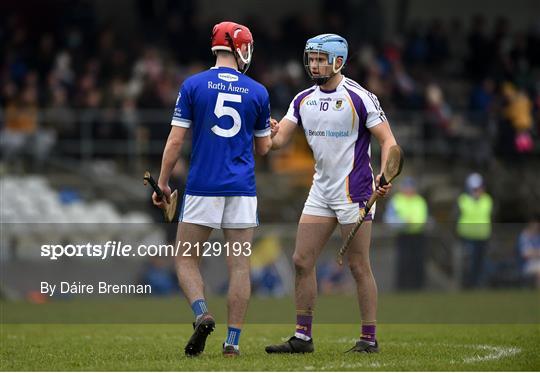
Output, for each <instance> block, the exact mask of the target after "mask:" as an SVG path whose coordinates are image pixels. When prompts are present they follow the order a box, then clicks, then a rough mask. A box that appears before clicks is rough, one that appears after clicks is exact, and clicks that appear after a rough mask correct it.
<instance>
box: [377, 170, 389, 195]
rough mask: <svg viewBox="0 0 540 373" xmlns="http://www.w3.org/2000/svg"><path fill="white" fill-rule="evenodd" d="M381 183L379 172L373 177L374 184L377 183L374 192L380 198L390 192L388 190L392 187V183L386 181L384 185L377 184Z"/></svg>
mask: <svg viewBox="0 0 540 373" xmlns="http://www.w3.org/2000/svg"><path fill="white" fill-rule="evenodd" d="M380 183H381V174H379V175H377V177H376V178H375V185H377V189H375V193H377V195H378V196H379V197H381V198H384V197H386V196H387V195H388V193H390V190H391V189H392V183H388V184H386V185H385V186H379V184H380Z"/></svg>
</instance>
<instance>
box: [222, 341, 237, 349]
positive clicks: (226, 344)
mask: <svg viewBox="0 0 540 373" xmlns="http://www.w3.org/2000/svg"><path fill="white" fill-rule="evenodd" d="M227 346H233V347H234V349H235V350H239V349H240V347H238V345H231V344H228V343H227V342H225V347H227Z"/></svg>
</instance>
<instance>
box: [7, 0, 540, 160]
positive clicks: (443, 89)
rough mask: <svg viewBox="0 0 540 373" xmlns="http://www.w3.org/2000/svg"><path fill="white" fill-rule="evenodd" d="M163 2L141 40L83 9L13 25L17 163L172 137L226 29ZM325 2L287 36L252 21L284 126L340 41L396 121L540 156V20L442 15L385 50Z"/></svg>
mask: <svg viewBox="0 0 540 373" xmlns="http://www.w3.org/2000/svg"><path fill="white" fill-rule="evenodd" d="M151 3H152V2H143V1H141V2H137V3H136V4H138V5H137V12H138V14H139V16H140V19H141V21H140V23H139V25H138V33H136V34H135V35H132V34H131V33H129V32H126V31H125V30H123V29H122V25H118V24H107V23H102V22H101V23H100V22H99V20H98V18H97V17H96V15H95V12H94V9H93V7H92V5H91V4H89V3H87V2H83V1H79V2H74V3H73V4H72V5H71V6H69V7H63V8H62V10H61V11H60V10H59V9H55V8H54V6H53V7H50V8H47V7H42V9H38V10H36V11H35V12H36V13H38V14H32V13H24V14H23V13H22V12H20V13H16V12H15V13H5V14H3V15H2V16H1V18H2V19H1V22H0V48H1V50H0V52H1V53H0V55H1V56H2V57H1V61H0V81H1V87H2V90H1V92H0V107H1V108H2V112H3V119H2V127H3V128H2V148H3V153H4V154H3V155H4V156H5V157H12V158H13V157H16V154H17V153H18V152H20V151H21V149H22V148H23V147H25V144H26V145H27V144H29V143H31V144H33V145H32V146H30V148H31V149H32V150H33V154H34V156H35V158H36V159H37V160H38V161H42V159H43V158H44V157H45V156H46V154H47V153H48V152H49V151H50V149H51V147H52V146H53V144H54V143H55V142H58V140H72V147H71V149H75V153H77V150H78V145H79V144H78V143H77V141H80V139H81V137H85V136H87V137H88V136H89V137H91V138H92V139H96V140H111V139H113V140H114V139H125V138H130V139H135V140H136V141H137V142H138V143H140V144H143V145H142V146H143V147H144V144H145V143H147V142H148V141H149V140H152V139H161V140H162V139H164V138H165V137H166V135H167V133H168V130H169V126H168V123H169V118H168V114H169V113H170V112H171V111H172V108H173V106H174V103H175V100H176V97H177V92H178V89H179V86H180V84H181V83H182V81H183V80H184V79H185V78H186V77H187V76H189V75H191V74H193V73H195V72H198V71H201V70H203V69H205V68H207V67H208V66H210V65H211V63H212V56H211V53H210V50H209V40H210V30H211V28H212V25H213V22H214V20H212V21H208V22H203V21H201V20H200V19H201V18H200V17H198V14H197V11H196V7H195V5H194V3H193V2H189V1H182V2H178V4H180V5H177V6H173V5H170V4H169V5H168V6H169V7H170V8H166V9H164V10H162V13H159V12H158V13H156V11H155V9H153V8H151V7H149V6H148V4H151ZM170 3H171V4H173V3H174V2H170ZM145 4H146V5H145ZM324 4H326V3H325V2H323V9H321V14H324V16H323V17H310V16H304V15H291V16H290V17H287V18H285V19H283V20H282V21H281V23H280V24H279V25H278V27H272V28H267V27H264V25H263V24H262V23H261V22H259V21H260V20H258V19H256V18H253V17H248V18H247V19H245V20H242V21H243V22H244V23H246V24H247V25H248V26H249V27H250V28H251V29H252V32H253V34H254V37H255V43H256V44H255V45H256V49H255V56H254V62H253V65H252V67H251V70H250V71H249V75H251V76H252V77H254V78H255V79H257V80H259V81H261V82H262V83H263V84H264V85H265V86H266V87H267V88H268V90H269V92H270V97H271V102H272V105H273V109H274V110H273V111H274V115H275V116H277V117H281V116H282V115H283V114H284V112H285V110H286V108H287V106H288V104H289V102H290V100H291V99H292V97H293V96H294V95H295V94H296V93H297V92H298V91H300V90H301V89H304V88H305V87H306V86H307V85H308V84H310V83H309V82H308V81H307V79H306V74H305V73H304V68H303V66H302V49H303V45H304V43H305V40H306V38H308V37H310V36H313V35H315V34H317V33H321V32H329V31H332V32H339V33H342V34H343V35H344V36H345V37H347V38H348V39H349V41H350V44H351V45H350V60H349V62H348V66H347V68H346V71H345V74H346V75H348V76H349V77H351V78H352V79H355V80H357V81H359V82H360V83H361V84H363V85H364V86H365V87H366V88H367V89H368V90H370V91H372V92H373V93H375V94H376V95H377V96H378V97H379V98H380V100H381V102H382V105H383V107H384V108H385V109H386V111H388V112H396V111H399V112H400V113H401V112H403V111H415V113H421V114H422V117H421V118H422V120H421V126H422V131H421V133H422V136H423V139H424V140H427V141H428V142H429V141H432V142H433V143H436V142H437V140H440V139H442V140H443V141H441V144H442V145H441V146H444V145H445V144H446V146H447V147H449V148H452V141H453V139H455V138H456V137H459V136H462V135H463V134H465V133H466V132H467V125H469V126H468V127H469V128H473V130H474V129H476V130H477V133H478V132H479V131H481V132H484V133H487V132H489V134H490V136H491V137H492V139H493V144H492V145H494V149H496V150H497V152H499V153H501V154H502V155H511V154H516V153H529V152H531V151H533V149H534V146H535V141H536V142H538V141H537V140H538V132H539V131H538V123H539V122H540V121H539V117H540V114H539V112H540V23H538V24H535V25H530V26H524V25H511V24H510V23H509V22H508V21H507V20H506V19H505V18H503V17H501V18H499V19H497V20H496V21H495V22H494V23H493V24H490V23H489V22H488V21H487V20H486V19H484V18H483V17H482V16H474V17H473V18H472V19H470V24H469V25H465V24H463V23H464V22H463V21H462V20H460V19H455V20H452V21H450V22H443V21H441V20H439V19H433V20H431V21H429V22H411V23H410V24H409V25H405V30H404V31H403V32H401V33H400V34H399V35H396V36H393V37H389V38H387V40H384V39H382V38H380V35H379V37H377V35H373V33H371V35H370V34H369V33H367V32H365V31H366V30H365V29H360V27H361V26H359V25H358V24H357V23H355V22H353V20H352V19H351V17H350V15H347V14H346V13H344V12H341V13H336V12H326V11H325V9H324V7H325V5H324ZM42 11H43V12H48V13H46V14H42V13H41V12H42ZM36 18H40V20H41V19H44V18H47V19H48V21H47V22H45V23H43V22H41V21H40V22H35V21H36ZM321 18H322V22H321ZM215 21H219V20H215ZM467 22H469V20H467ZM513 26H514V27H515V26H519V27H520V28H523V27H526V28H525V29H524V30H521V29H520V30H514V29H513V28H512V27H513ZM359 35H364V36H365V37H359ZM141 109H142V110H145V111H141ZM164 113H165V114H166V115H164ZM399 117H400V115H396V119H398V118H399ZM405 117H406V116H404V118H405ZM490 125H491V126H490ZM485 131H487V132H485ZM473 132H474V131H473ZM73 141H74V142H73ZM58 144H60V145H61V144H62V142H58ZM56 150H57V151H60V152H62V151H63V150H65V151H67V149H62V147H61V146H60V147H59V146H57V147H56ZM102 153H103V154H104V155H107V154H108V152H107V149H105V151H104V152H102Z"/></svg>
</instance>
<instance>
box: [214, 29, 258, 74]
mask: <svg viewBox="0 0 540 373" xmlns="http://www.w3.org/2000/svg"><path fill="white" fill-rule="evenodd" d="M244 44H246V46H247V56H244V55H243V54H242V46H243V45H244ZM219 50H222V51H229V52H232V53H233V54H234V55H236V56H238V57H239V58H240V59H241V60H242V62H243V63H244V64H245V67H244V69H242V70H243V71H242V72H245V71H246V70H247V68H248V67H249V64H250V63H251V56H252V54H253V36H252V35H251V31H249V29H248V28H247V27H246V26H244V25H240V24H238V23H235V22H221V23H218V24H217V25H215V26H214V29H213V30H212V52H214V53H215V52H216V51H219Z"/></svg>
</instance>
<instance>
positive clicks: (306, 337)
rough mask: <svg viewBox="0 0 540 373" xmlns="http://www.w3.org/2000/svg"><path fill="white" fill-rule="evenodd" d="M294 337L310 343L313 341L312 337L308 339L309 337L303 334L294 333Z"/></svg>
mask: <svg viewBox="0 0 540 373" xmlns="http://www.w3.org/2000/svg"><path fill="white" fill-rule="evenodd" d="M294 336H295V337H296V338H299V339H302V340H304V341H310V340H311V337H308V336H307V335H305V334H302V333H294Z"/></svg>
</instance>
